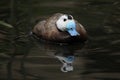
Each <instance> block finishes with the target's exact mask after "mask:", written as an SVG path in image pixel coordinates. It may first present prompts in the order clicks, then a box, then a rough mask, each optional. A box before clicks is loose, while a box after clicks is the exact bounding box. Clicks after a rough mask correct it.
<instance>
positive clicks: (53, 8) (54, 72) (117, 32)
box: [0, 0, 120, 80]
mask: <svg viewBox="0 0 120 80" xmlns="http://www.w3.org/2000/svg"><path fill="white" fill-rule="evenodd" d="M58 12H61V13H67V14H71V15H73V16H74V18H75V19H76V20H78V21H79V22H80V23H81V24H82V25H84V27H85V28H86V30H87V33H88V35H89V38H88V41H87V43H86V44H85V45H84V46H83V45H81V44H77V45H72V46H62V45H61V46H60V45H55V44H44V43H40V42H39V41H38V40H35V39H33V38H30V37H27V36H26V34H28V33H29V32H30V31H31V29H32V28H33V26H34V25H35V24H36V23H37V22H38V21H40V20H43V19H45V18H48V17H49V16H51V15H52V14H54V13H58ZM0 21H1V22H0V80H62V79H63V80H120V1H119V0H1V2H0ZM3 21H4V22H5V23H6V24H3ZM9 25H12V26H13V28H10V26H9ZM17 36H21V38H19V39H15V38H16V37H17ZM55 54H60V55H61V54H62V55H63V54H70V55H71V54H72V55H73V54H74V56H75V61H74V62H73V66H74V70H73V72H68V73H63V72H61V71H60V67H61V66H62V63H61V62H60V61H59V60H58V59H57V58H56V57H55Z"/></svg>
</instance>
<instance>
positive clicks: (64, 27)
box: [56, 15, 80, 36]
mask: <svg viewBox="0 0 120 80" xmlns="http://www.w3.org/2000/svg"><path fill="white" fill-rule="evenodd" d="M56 25H57V28H58V29H59V30H60V31H67V32H68V33H69V34H70V35H71V36H77V35H80V34H79V33H78V32H77V30H76V23H75V20H74V19H73V17H72V16H71V15H62V16H61V17H60V18H59V19H58V20H57V22H56Z"/></svg>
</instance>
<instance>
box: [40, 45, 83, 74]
mask: <svg viewBox="0 0 120 80" xmlns="http://www.w3.org/2000/svg"><path fill="white" fill-rule="evenodd" d="M40 46H42V48H45V49H46V53H47V54H48V55H51V54H52V55H53V56H54V57H55V58H57V59H58V60H59V61H60V62H61V63H62V66H61V68H60V69H61V71H62V72H70V71H73V70H74V64H73V63H74V61H75V57H76V55H77V54H75V51H76V50H81V48H82V47H83V46H84V43H82V44H81V43H79V44H72V45H59V44H54V45H53V44H51V43H47V44H44V43H40ZM43 46H44V47H43ZM51 51H52V52H51Z"/></svg>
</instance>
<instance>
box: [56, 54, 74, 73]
mask: <svg viewBox="0 0 120 80" xmlns="http://www.w3.org/2000/svg"><path fill="white" fill-rule="evenodd" d="M55 57H56V58H57V59H58V60H60V62H61V63H62V64H63V65H62V67H61V71H62V72H69V71H73V62H74V60H75V56H74V55H67V56H64V55H59V54H56V55H55Z"/></svg>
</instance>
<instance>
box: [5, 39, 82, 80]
mask: <svg viewBox="0 0 120 80" xmlns="http://www.w3.org/2000/svg"><path fill="white" fill-rule="evenodd" d="M36 44H37V47H38V48H36ZM27 46H30V45H26V46H24V48H25V47H26V48H27V49H28V47H27ZM83 46H84V44H80V45H78V44H77V45H76V44H74V45H73V44H72V45H59V44H52V43H44V42H40V41H38V42H35V45H33V44H32V48H34V49H35V51H36V53H34V56H39V57H37V58H39V59H38V60H39V63H38V64H36V63H33V62H37V61H36V60H34V59H35V57H34V56H32V55H31V53H32V54H33V52H32V51H33V50H34V49H32V48H29V50H28V51H25V53H24V54H22V55H16V54H13V55H12V56H13V57H11V58H10V60H9V62H8V64H7V71H8V76H7V77H8V80H12V79H14V78H20V79H22V80H26V79H27V78H28V76H29V77H33V78H35V79H36V78H37V79H39V78H41V77H40V76H39V75H36V74H34V73H36V71H33V72H31V71H30V72H29V67H28V65H29V63H30V64H31V65H34V66H37V65H41V64H42V63H44V61H46V62H49V63H51V64H50V65H52V63H55V65H58V63H56V59H57V60H58V61H57V62H61V66H60V70H61V71H62V72H71V71H74V61H75V57H76V54H75V51H76V50H80V49H81V48H82V47H83ZM15 53H17V52H15ZM30 56H31V57H30ZM41 56H47V57H45V58H43V57H41ZM51 56H52V58H53V59H52V58H51ZM49 57H50V58H49ZM31 59H32V62H28V61H31ZM43 60H44V61H43ZM50 60H54V61H52V62H51V61H50ZM27 67H28V68H27ZM45 67H46V65H45ZM31 68H34V67H31ZM48 69H49V68H48ZM31 70H32V69H31ZM40 73H42V71H40ZM38 74H39V73H38ZM13 75H17V76H20V75H22V76H21V77H17V76H13Z"/></svg>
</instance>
